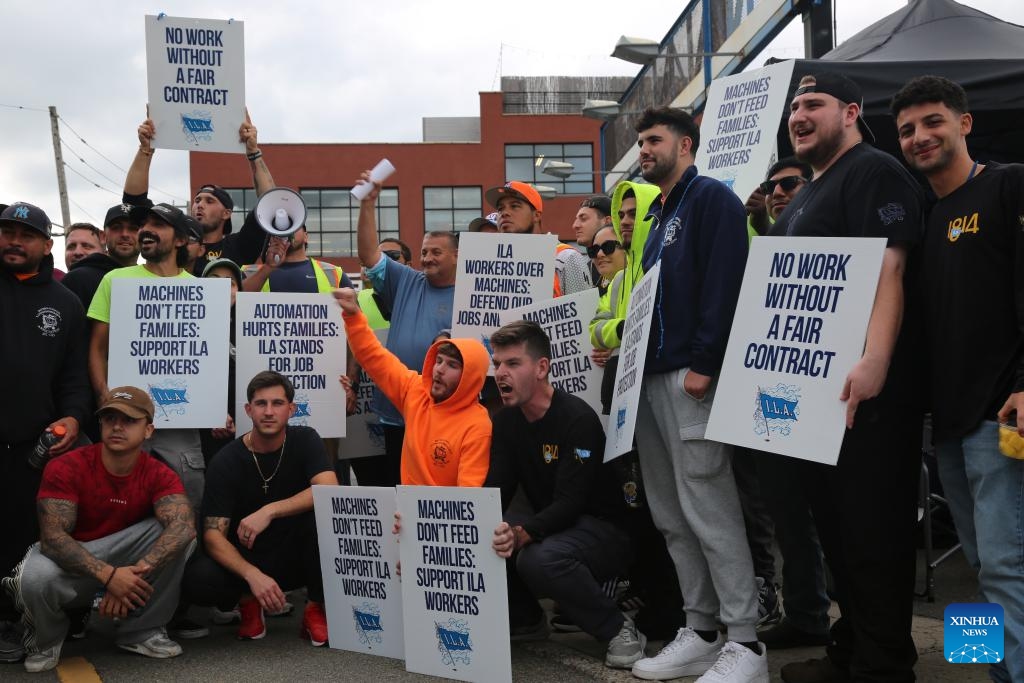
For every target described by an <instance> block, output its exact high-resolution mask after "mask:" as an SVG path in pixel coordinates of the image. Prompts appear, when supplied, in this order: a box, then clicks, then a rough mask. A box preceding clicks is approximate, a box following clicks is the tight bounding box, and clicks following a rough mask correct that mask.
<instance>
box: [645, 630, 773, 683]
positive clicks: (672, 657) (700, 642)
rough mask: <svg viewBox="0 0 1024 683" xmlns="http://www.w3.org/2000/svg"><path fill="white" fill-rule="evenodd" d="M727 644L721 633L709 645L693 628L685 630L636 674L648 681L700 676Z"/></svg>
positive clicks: (647, 659) (647, 660)
mask: <svg viewBox="0 0 1024 683" xmlns="http://www.w3.org/2000/svg"><path fill="white" fill-rule="evenodd" d="M724 644H725V639H724V638H723V637H722V634H721V633H717V634H716V637H715V640H714V642H712V643H709V642H707V641H706V640H704V639H703V638H701V637H700V636H699V635H697V633H696V631H694V630H693V629H692V628H685V627H684V628H681V629H679V632H678V633H677V634H676V637H675V640H673V641H672V642H670V643H668V644H666V645H665V647H663V648H661V652H659V653H658V654H656V655H654V656H653V657H647V658H646V659H641V660H640V661H639V662H637V663H636V664H634V665H633V675H634V676H636V677H637V678H643V679H644V680H648V681H667V680H669V679H670V678H679V677H680V676H699V675H701V674H702V673H704V672H705V671H707V670H708V669H710V668H711V667H712V666H713V665H714V664H715V662H716V661H717V660H718V653H719V651H720V650H721V649H722V646H723V645H724ZM750 654H754V653H753V652H751V653H750Z"/></svg>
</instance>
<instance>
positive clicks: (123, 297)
mask: <svg viewBox="0 0 1024 683" xmlns="http://www.w3.org/2000/svg"><path fill="white" fill-rule="evenodd" d="M110 284H111V290H110V347H109V352H108V358H109V363H108V364H107V365H108V370H107V386H110V387H117V386H124V385H130V386H136V387H139V388H140V389H145V390H146V391H148V392H149V395H150V397H151V398H152V399H153V405H154V406H155V407H156V415H155V416H154V418H153V423H154V424H155V425H156V427H157V428H158V429H159V428H163V427H168V428H175V429H180V428H203V427H223V426H224V420H225V419H226V418H227V403H228V355H229V353H230V344H229V340H228V317H229V316H228V311H229V309H230V306H231V290H230V286H229V283H228V281H227V280H217V279H216V278H209V279H201V278H141V279H128V278H125V279H116V280H113V281H111V283H110Z"/></svg>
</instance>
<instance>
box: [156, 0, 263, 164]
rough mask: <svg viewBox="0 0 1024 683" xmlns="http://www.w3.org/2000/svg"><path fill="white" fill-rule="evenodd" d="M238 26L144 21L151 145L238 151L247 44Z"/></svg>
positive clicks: (195, 21) (180, 20)
mask: <svg viewBox="0 0 1024 683" xmlns="http://www.w3.org/2000/svg"><path fill="white" fill-rule="evenodd" d="M242 29H243V26H242V22H240V21H235V20H233V19H232V20H229V21H219V20H216V19H186V18H182V17H168V16H166V15H164V14H161V15H159V16H150V15H147V16H146V66H147V75H148V80H149V91H148V92H149V118H151V119H153V125H154V126H155V127H156V137H155V138H153V146H154V147H160V148H163V149H188V150H195V151H200V152H242V151H244V150H245V146H244V144H243V143H241V142H239V140H238V128H239V126H241V125H242V122H243V121H245V43H244V39H243V36H244V33H243V30H242Z"/></svg>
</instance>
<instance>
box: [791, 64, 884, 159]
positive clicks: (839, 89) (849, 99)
mask: <svg viewBox="0 0 1024 683" xmlns="http://www.w3.org/2000/svg"><path fill="white" fill-rule="evenodd" d="M807 75H808V76H810V77H811V78H813V79H814V83H813V84H807V85H803V86H800V87H798V88H797V89H796V92H795V93H793V97H799V96H800V95H804V94H806V93H809V92H820V93H824V94H825V95H831V96H832V97H834V98H836V99H837V100H839V101H840V102H845V103H846V104H856V105H857V107H858V109H859V111H858V112H857V127H858V128H860V132H861V133H862V134H863V135H864V138H865V139H866V140H868V141H870V142H872V143H873V142H875V134H874V133H872V132H871V129H870V128H869V127H868V123H867V121H865V120H864V93H863V92H861V89H860V86H859V85H857V84H856V83H855V82H854V81H853V80H852V79H850V78H849V77H847V76H844V75H843V74H840V73H836V72H834V71H823V72H821V73H817V74H807Z"/></svg>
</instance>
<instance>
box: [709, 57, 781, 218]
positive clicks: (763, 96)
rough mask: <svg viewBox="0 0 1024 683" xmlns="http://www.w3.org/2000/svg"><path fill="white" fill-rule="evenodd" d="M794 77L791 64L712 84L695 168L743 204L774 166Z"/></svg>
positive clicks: (773, 65) (745, 72)
mask: <svg viewBox="0 0 1024 683" xmlns="http://www.w3.org/2000/svg"><path fill="white" fill-rule="evenodd" d="M792 77H793V60H791V59H790V60H787V61H785V62H779V63H778V64H772V65H771V66H766V67H764V68H763V69H756V70H754V71H744V72H743V73H738V74H733V75H732V76H726V77H724V78H716V79H715V80H713V81H712V82H711V88H710V89H709V91H708V103H707V106H705V107H704V118H703V119H702V120H701V123H700V148H699V149H698V150H697V156H696V158H695V160H694V162H695V164H696V166H697V168H699V169H700V172H701V174H703V175H706V176H708V177H710V178H715V179H717V180H720V181H722V182H723V183H725V184H726V185H728V186H729V187H730V188H731V189H732V191H733V192H735V193H736V194H737V196H739V198H740V199H742V200H743V201H746V200H747V197H749V196H750V193H751V192H753V191H754V189H755V188H756V187H757V186H758V184H759V183H760V182H761V181H762V180H764V177H765V173H767V171H768V168H769V167H770V166H771V164H772V162H773V161H774V158H775V155H776V138H775V136H776V133H777V132H778V130H779V123H780V122H781V121H782V114H783V112H784V111H785V109H786V104H787V103H786V95H787V94H788V92H789V82H790V80H791V79H792Z"/></svg>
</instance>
